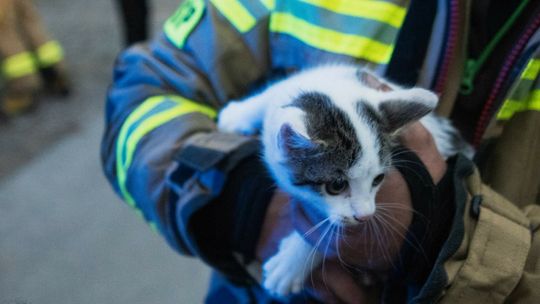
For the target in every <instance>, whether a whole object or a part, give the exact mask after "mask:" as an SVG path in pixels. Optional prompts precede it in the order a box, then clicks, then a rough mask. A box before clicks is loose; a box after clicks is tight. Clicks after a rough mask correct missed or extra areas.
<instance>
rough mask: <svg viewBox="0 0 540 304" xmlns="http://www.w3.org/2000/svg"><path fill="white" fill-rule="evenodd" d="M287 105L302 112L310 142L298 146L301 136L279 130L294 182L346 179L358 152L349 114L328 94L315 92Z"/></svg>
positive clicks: (317, 183)
mask: <svg viewBox="0 0 540 304" xmlns="http://www.w3.org/2000/svg"><path fill="white" fill-rule="evenodd" d="M288 106H291V107H297V108H299V109H301V110H302V111H303V112H304V113H305V122H304V123H305V124H306V130H307V133H308V136H309V137H310V140H309V143H306V144H304V145H299V144H298V141H299V139H298V138H299V136H300V137H303V136H301V135H298V134H296V135H295V134H292V133H291V130H283V131H285V132H282V136H283V138H282V139H281V140H282V141H283V143H284V144H285V145H286V146H287V148H286V151H287V156H288V158H287V165H288V167H289V168H290V169H291V171H292V173H293V183H295V184H297V185H311V186H312V187H313V186H314V185H320V184H324V183H328V182H331V181H334V180H336V179H340V178H346V172H347V171H348V170H349V168H350V167H351V166H352V165H353V164H354V162H355V161H356V160H357V159H358V158H359V156H360V153H361V146H360V143H359V142H358V140H357V137H356V132H355V130H354V127H353V125H352V123H351V121H350V119H349V117H348V115H347V114H346V113H345V112H343V111H342V110H341V109H339V108H338V107H336V106H335V105H334V104H333V103H332V101H331V100H330V97H328V96H327V95H325V94H322V93H316V92H310V93H303V94H301V95H300V96H299V97H297V98H296V99H295V100H294V101H293V102H292V103H291V104H289V105H288ZM292 132H294V131H292ZM304 139H305V138H304ZM305 140H308V139H305ZM314 188H318V187H314ZM317 191H319V189H317Z"/></svg>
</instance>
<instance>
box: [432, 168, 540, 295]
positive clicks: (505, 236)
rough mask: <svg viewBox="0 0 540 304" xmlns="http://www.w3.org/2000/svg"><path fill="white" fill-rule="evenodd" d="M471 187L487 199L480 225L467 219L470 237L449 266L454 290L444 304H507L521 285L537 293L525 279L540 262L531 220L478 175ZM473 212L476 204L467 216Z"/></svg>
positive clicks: (481, 208) (446, 265) (469, 184)
mask: <svg viewBox="0 0 540 304" xmlns="http://www.w3.org/2000/svg"><path fill="white" fill-rule="evenodd" d="M467 184H468V188H469V191H470V192H471V193H472V194H473V195H474V194H479V195H481V196H482V204H481V207H480V214H479V218H478V220H477V221H476V220H474V219H473V218H472V217H470V216H468V215H466V216H465V217H464V221H465V238H464V239H463V242H462V244H461V246H460V248H459V250H458V252H457V253H456V254H455V255H454V256H453V257H452V258H450V259H449V260H448V261H447V262H446V263H445V269H446V270H447V274H448V277H449V288H448V289H447V290H446V292H445V294H444V297H443V298H442V299H441V303H503V302H506V301H507V299H508V298H509V297H510V295H511V294H512V293H513V292H514V289H515V288H516V286H521V288H522V289H523V290H524V291H523V293H525V294H526V293H527V292H526V291H525V290H527V289H530V288H532V287H534V288H537V287H538V286H528V284H527V282H525V281H524V280H523V275H524V269H525V267H526V265H532V264H535V262H536V261H538V259H537V258H536V259H534V258H533V259H534V261H532V260H531V258H532V257H531V255H530V250H531V232H530V230H529V226H530V225H531V221H530V220H529V218H528V217H527V216H526V213H523V212H522V211H521V210H519V209H518V208H517V207H516V206H514V205H513V204H512V203H511V202H509V201H508V200H506V199H505V198H504V197H502V196H501V195H499V194H497V193H496V192H494V191H493V190H491V189H490V188H489V187H487V186H485V185H483V184H482V183H481V180H480V177H479V174H478V172H475V174H473V175H472V176H471V177H470V178H469V179H468V181H467ZM469 208H470V203H468V205H467V209H466V212H468V210H469ZM538 213H539V215H540V212H538ZM474 222H476V223H474ZM534 245H535V247H533V248H536V247H538V244H536V243H535V244H534ZM535 250H536V251H538V249H535ZM526 297H528V295H526ZM527 299H528V300H533V299H531V298H527ZM536 300H540V299H539V298H536ZM529 303H533V302H529Z"/></svg>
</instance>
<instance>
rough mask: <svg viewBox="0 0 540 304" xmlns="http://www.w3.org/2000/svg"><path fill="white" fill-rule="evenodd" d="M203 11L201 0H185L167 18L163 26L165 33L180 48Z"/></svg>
mask: <svg viewBox="0 0 540 304" xmlns="http://www.w3.org/2000/svg"><path fill="white" fill-rule="evenodd" d="M203 12H204V1H203V0H186V1H184V2H183V3H182V5H180V7H178V9H177V10H176V12H175V13H174V14H173V15H172V16H171V17H169V19H167V21H166V22H165V25H164V26H163V31H164V32H165V35H166V36H167V37H168V38H169V40H171V41H172V42H173V44H174V45H176V46H177V47H178V48H182V47H183V46H184V43H185V42H186V40H187V38H188V36H189V34H190V33H191V31H193V29H194V28H195V26H196V25H197V24H198V23H199V20H201V17H202V15H203Z"/></svg>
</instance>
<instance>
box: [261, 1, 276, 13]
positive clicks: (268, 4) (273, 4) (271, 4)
mask: <svg viewBox="0 0 540 304" xmlns="http://www.w3.org/2000/svg"><path fill="white" fill-rule="evenodd" d="M261 1H262V3H263V4H264V6H266V8H267V9H268V10H269V11H272V10H274V8H276V0H261Z"/></svg>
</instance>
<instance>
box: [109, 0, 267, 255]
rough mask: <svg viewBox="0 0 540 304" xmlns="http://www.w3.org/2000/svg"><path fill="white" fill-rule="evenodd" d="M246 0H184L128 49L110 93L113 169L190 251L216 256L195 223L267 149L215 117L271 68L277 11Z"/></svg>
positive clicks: (128, 198) (118, 186)
mask: <svg viewBox="0 0 540 304" xmlns="http://www.w3.org/2000/svg"><path fill="white" fill-rule="evenodd" d="M244 2H246V3H248V4H249V7H248V6H245V5H243V4H242V2H240V1H236V0H235V1H230V3H229V1H218V0H213V1H202V0H187V1H185V2H184V3H183V4H182V5H181V6H180V8H179V9H178V10H177V12H176V13H175V14H173V15H172V17H170V18H169V20H168V21H167V22H166V24H165V26H164V31H163V33H162V34H161V35H160V36H159V37H158V38H156V39H155V40H153V41H152V42H150V43H149V44H147V45H137V46H134V47H132V48H130V49H128V50H127V51H125V52H123V53H122V54H121V55H120V56H119V58H118V59H117V62H116V63H115V69H114V80H113V83H112V85H111V87H110V89H109V92H108V96H107V103H106V126H105V132H104V136H103V139H102V148H101V156H102V162H103V167H104V171H105V173H106V176H107V178H108V179H109V182H110V183H111V184H112V186H113V188H114V189H115V191H116V192H117V193H118V194H119V195H120V196H121V197H122V199H123V200H124V201H125V202H127V203H128V204H129V205H130V206H131V207H133V208H134V209H135V210H136V212H137V213H138V214H139V215H141V216H142V217H144V218H145V219H146V221H148V222H149V223H150V225H151V227H152V228H154V229H155V230H157V231H158V232H159V233H161V234H162V235H163V236H164V237H165V238H166V239H167V241H168V242H169V244H170V245H171V246H172V247H174V248H175V249H177V250H178V251H179V252H181V253H183V254H188V255H197V256H202V257H203V258H204V257H205V256H208V253H205V252H202V250H201V248H202V247H203V246H202V245H201V244H200V242H204V241H205V240H201V237H199V238H197V237H196V236H194V234H196V232H194V231H193V229H192V228H191V226H190V220H191V219H192V218H193V215H194V214H195V213H196V212H197V211H198V210H200V209H201V208H202V207H203V206H205V205H207V204H208V203H209V202H212V204H220V202H219V197H220V193H221V190H222V188H223V185H224V184H226V183H227V175H228V173H230V172H231V171H232V170H233V169H234V168H235V167H237V165H238V164H239V163H240V162H241V161H242V160H245V159H254V158H253V157H251V158H250V156H251V155H253V154H254V153H256V152H257V150H258V143H257V142H255V140H253V139H250V138H246V137H242V136H237V135H232V134H222V133H219V132H217V131H216V126H215V122H214V119H215V117H216V114H217V111H218V109H219V108H220V107H221V106H222V105H223V104H225V103H226V102H227V101H229V100H231V99H236V98H239V97H241V96H243V95H244V94H246V92H248V91H249V90H250V87H251V86H253V84H254V83H255V82H256V81H257V80H259V79H262V78H263V77H264V76H265V74H266V73H267V69H268V61H269V60H268V55H267V53H268V45H267V41H268V39H267V35H268V34H267V28H268V11H267V10H266V8H265V7H264V6H263V5H262V4H260V3H258V2H257V1H251V2H247V1H244ZM230 4H234V5H230ZM246 20H247V21H246ZM209 220H212V219H209ZM211 241H212V240H206V242H211Z"/></svg>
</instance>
